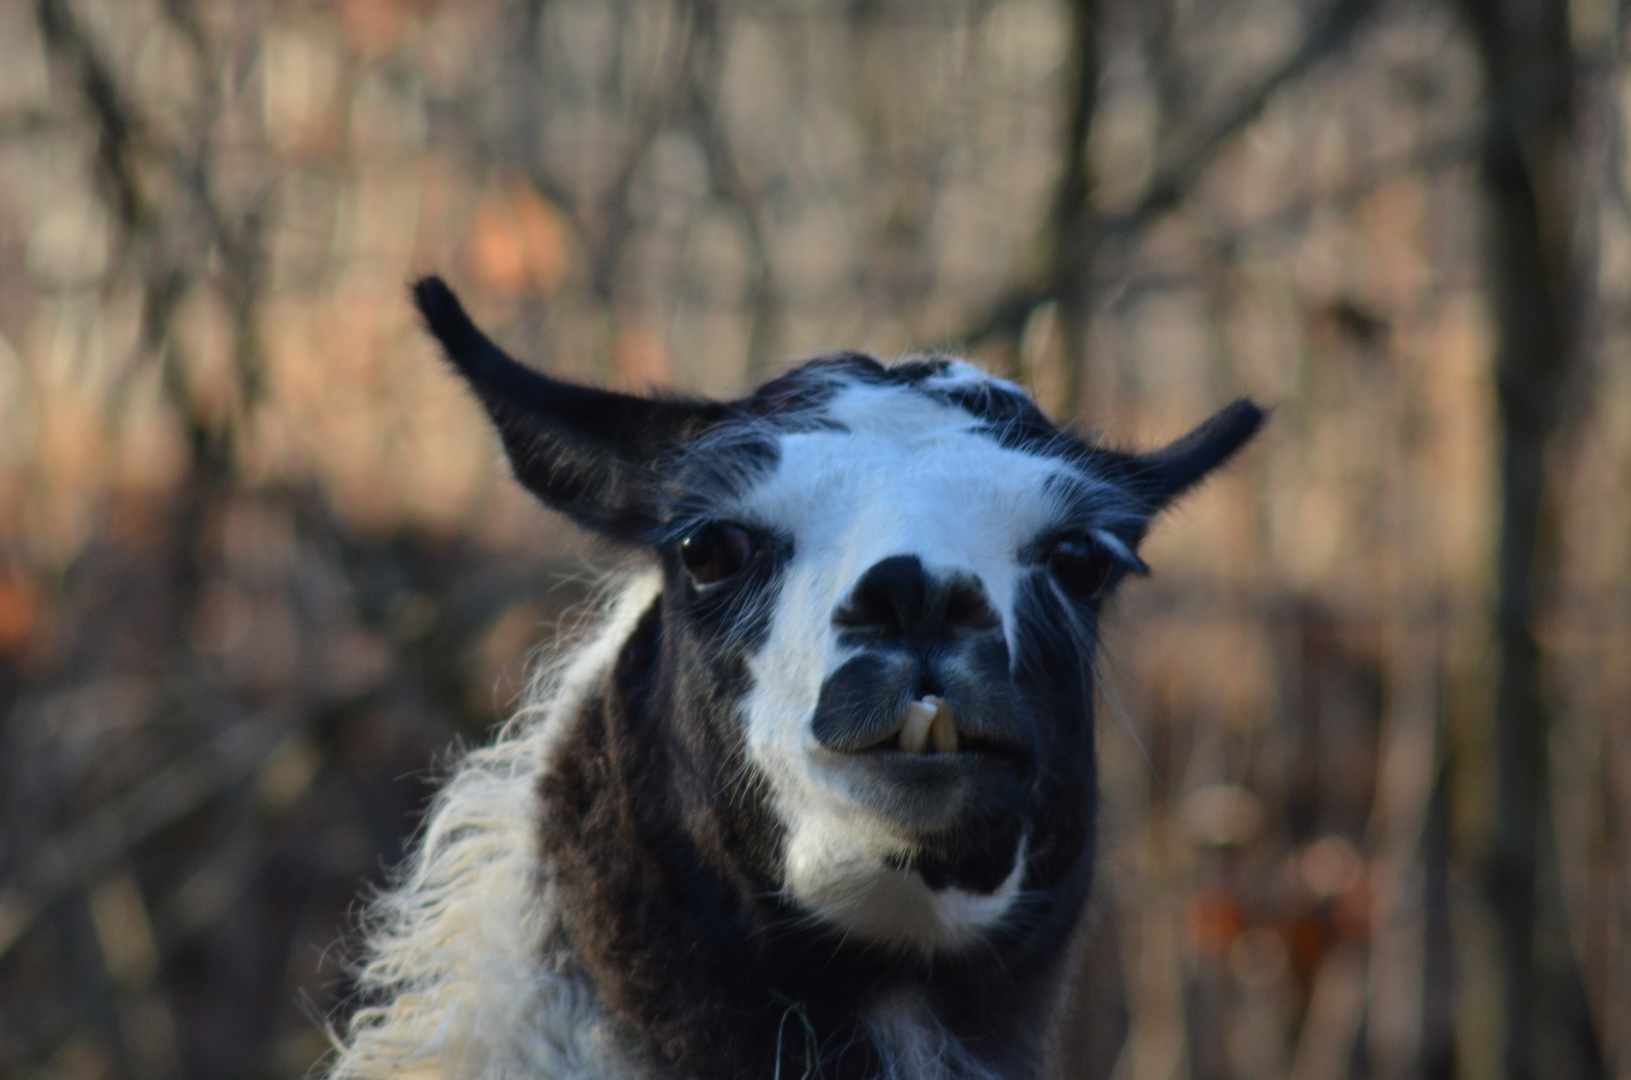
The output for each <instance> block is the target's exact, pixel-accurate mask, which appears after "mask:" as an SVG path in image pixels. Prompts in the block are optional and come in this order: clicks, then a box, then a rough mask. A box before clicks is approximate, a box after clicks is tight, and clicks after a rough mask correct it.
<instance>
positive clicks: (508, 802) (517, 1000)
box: [328, 572, 661, 1080]
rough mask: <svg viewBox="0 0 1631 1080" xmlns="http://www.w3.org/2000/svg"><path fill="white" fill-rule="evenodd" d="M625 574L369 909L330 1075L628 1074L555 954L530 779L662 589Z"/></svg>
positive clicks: (587, 1079) (581, 1077)
mask: <svg viewBox="0 0 1631 1080" xmlns="http://www.w3.org/2000/svg"><path fill="white" fill-rule="evenodd" d="M660 584H661V583H660V581H659V579H658V576H657V574H656V573H655V572H651V573H645V574H642V575H639V576H637V577H635V578H633V579H632V580H630V581H629V582H627V583H626V584H625V585H624V586H623V587H622V589H621V590H620V591H619V592H618V594H617V596H616V599H615V600H614V601H613V602H612V603H611V604H610V605H609V607H608V611H607V614H606V616H605V618H604V621H603V623H602V625H601V626H600V628H599V630H598V631H597V632H596V633H595V634H594V636H593V637H592V638H591V639H590V640H589V641H588V642H587V643H586V644H585V645H583V646H582V647H581V648H579V649H577V650H576V651H575V652H571V653H568V654H567V655H566V656H565V657H564V660H563V661H558V662H557V663H555V664H553V665H547V666H546V667H545V668H544V669H542V670H541V672H540V674H539V675H538V677H537V678H536V679H535V680H534V683H533V687H532V689H531V690H530V691H529V693H528V695H527V704H526V705H525V706H523V708H522V709H521V710H520V711H519V712H518V713H517V714H516V716H515V717H514V718H512V719H511V720H510V721H509V723H507V724H506V725H505V727H504V729H503V730H502V731H501V732H500V734H499V737H498V739H497V740H496V741H495V742H494V743H493V744H492V745H490V746H486V747H483V748H481V749H478V750H474V751H472V752H471V753H470V754H468V755H467V756H466V757H465V758H464V759H463V761H461V762H460V763H459V765H458V767H457V769H456V770H455V772H454V773H453V775H452V777H451V778H450V779H449V780H448V782H447V784H446V786H445V787H444V788H443V789H442V791H441V793H440V794H439V795H437V797H436V800H435V802H434V803H433V804H432V806H431V810H430V814H429V816H428V818H427V820H426V822H425V826H424V831H423V835H422V836H421V837H420V838H419V842H418V844H417V846H416V848H415V850H414V853H413V855H412V856H411V857H410V859H409V860H408V862H407V864H406V866H405V867H404V868H403V872H402V874H401V877H400V878H399V880H398V882H397V884H396V885H395V887H394V888H391V889H389V890H388V891H386V892H384V893H383V894H382V895H380V896H379V897H378V898H377V899H376V900H375V901H374V903H373V904H372V905H371V908H370V912H369V919H368V932H367V936H366V948H367V952H366V955H365V963H364V965H363V967H362V970H361V971H360V973H359V976H358V984H359V992H360V996H361V997H362V999H363V1000H364V1001H366V1002H370V1004H368V1005H366V1006H365V1007H364V1008H362V1009H361V1010H359V1011H358V1012H357V1013H356V1015H355V1016H354V1017H353V1018H352V1020H351V1023H350V1027H349V1030H348V1032H347V1033H346V1035H345V1037H344V1039H343V1040H342V1041H341V1042H340V1044H339V1046H338V1056H337V1058H336V1059H335V1061H334V1063H333V1064H332V1066H331V1067H330V1069H329V1073H328V1075H329V1077H330V1078H331V1080H363V1078H370V1080H374V1078H383V1077H391V1078H393V1080H406V1078H418V1077H424V1078H427V1080H428V1078H431V1077H446V1078H452V1077H481V1078H490V1080H499V1078H504V1080H511V1078H513V1080H519V1078H521V1077H537V1078H549V1080H613V1078H627V1077H629V1076H631V1075H635V1074H637V1073H638V1071H639V1070H638V1069H636V1068H635V1067H634V1066H633V1065H632V1064H631V1062H630V1061H629V1060H628V1059H627V1057H626V1056H625V1055H623V1054H622V1053H621V1052H620V1049H619V1047H618V1046H617V1045H616V1043H615V1040H614V1039H613V1038H612V1036H611V1034H610V1032H609V1031H608V1025H607V1023H606V1022H605V1019H604V1017H603V1016H602V1015H601V1014H600V1012H599V1010H598V1009H597V1007H596V1006H595V1003H594V1001H593V998H592V995H591V994H590V992H589V990H588V988H587V987H586V986H585V985H584V984H583V982H582V981H581V979H580V978H579V977H578V976H577V975H576V974H575V973H574V972H573V971H572V970H570V964H569V961H568V960H567V959H566V958H565V957H564V954H563V952H562V950H560V949H555V948H552V945H554V944H555V942H556V937H557V935H558V934H559V923H558V920H557V918H556V915H555V911H554V905H553V904H552V903H551V899H550V890H549V889H548V887H547V884H546V883H544V882H541V881H540V880H539V873H538V870H539V868H538V855H537V852H538V827H539V825H538V797H537V790H538V779H539V775H540V773H541V771H542V770H543V768H544V767H545V764H546V762H547V760H548V757H549V752H550V749H551V747H552V745H553V744H554V742H555V741H556V739H557V738H558V736H559V733H560V732H561V730H562V729H563V728H564V727H565V725H566V723H567V721H568V720H569V718H570V717H571V716H572V714H573V712H574V711H575V709H576V707H577V706H578V705H579V704H580V703H581V702H582V700H583V697H584V694H585V692H586V691H587V690H588V688H589V687H590V686H592V685H593V683H594V682H595V681H596V680H597V679H598V677H599V676H600V675H601V674H602V673H603V672H604V671H605V670H606V668H607V667H608V666H609V665H610V664H611V662H612V661H613V659H614V658H615V657H616V654H617V650H618V647H619V646H620V645H621V644H622V643H623V642H624V641H625V640H627V638H628V636H629V634H630V633H631V632H632V631H633V629H634V625H635V622H636V621H637V620H638V619H639V617H640V615H641V614H642V613H643V612H644V611H645V610H646V609H647V608H648V607H649V606H650V604H651V602H652V600H653V599H654V598H655V597H656V595H657V592H658V589H659V587H660Z"/></svg>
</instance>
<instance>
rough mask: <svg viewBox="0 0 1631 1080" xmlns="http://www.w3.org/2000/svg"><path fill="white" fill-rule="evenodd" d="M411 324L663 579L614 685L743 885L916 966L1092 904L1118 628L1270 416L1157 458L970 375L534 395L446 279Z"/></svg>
mask: <svg viewBox="0 0 1631 1080" xmlns="http://www.w3.org/2000/svg"><path fill="white" fill-rule="evenodd" d="M415 298H416V301H417V303H418V305H419V308H420V310H421V312H422V313H423V314H424V316H425V318H426V320H427V322H428V324H429V326H430V329H431V331H432V332H433V333H434V334H435V335H436V336H437V337H438V338H439V339H440V340H441V342H442V344H443V346H444V347H445V349H446V351H447V353H448V356H449V358H450V359H451V360H452V362H453V364H454V365H455V367H456V368H457V369H458V370H459V372H460V374H462V375H463V376H464V377H465V379H466V380H467V381H468V382H469V384H470V385H471V387H472V388H473V389H474V391H475V392H476V394H477V396H478V397H479V398H480V399H481V401H482V403H483V405H484V406H485V407H486V408H487V410H488V412H489V414H490V415H491V416H492V419H493V421H494V423H495V424H496V426H497V428H498V432H499V435H500V437H501V439H502V441H503V444H504V447H505V450H506V452H507V454H508V457H509V460H510V462H511V465H512V466H513V468H514V471H515V474H516V476H517V478H518V479H519V480H520V481H521V483H522V484H524V485H525V486H526V487H527V488H528V489H530V490H531V491H532V492H534V493H535V494H536V495H537V496H538V497H539V498H540V499H542V500H543V502H544V503H546V504H547V505H549V506H551V507H553V508H554V509H556V510H559V511H561V512H562V513H565V514H566V515H568V516H569V517H571V518H573V519H574V520H576V521H577V522H579V523H580V524H582V525H584V526H586V527H588V528H589V529H592V530H594V531H596V532H598V533H600V534H602V535H605V536H608V537H611V538H614V539H616V540H618V541H621V542H624V543H630V544H635V545H640V546H644V547H646V548H648V549H650V550H651V551H652V552H654V554H655V556H656V558H657V560H658V562H659V563H660V565H661V568H662V576H663V586H662V590H663V591H662V596H661V599H660V602H659V603H658V605H657V607H656V608H655V610H654V612H653V613H652V614H650V615H648V618H655V619H657V620H659V622H660V626H659V630H658V632H657V634H656V637H655V641H656V645H655V647H653V648H650V649H648V650H646V653H647V654H646V655H644V656H640V657H630V656H627V655H626V656H625V657H624V659H623V660H622V661H620V662H619V664H618V665H617V666H616V669H615V671H614V674H613V676H612V677H613V678H614V679H618V680H624V681H627V682H628V683H629V684H630V685H629V686H627V687H623V688H622V690H623V692H625V693H627V694H629V695H630V696H634V697H638V698H639V699H640V700H641V701H643V702H646V703H648V710H649V712H650V714H651V715H652V716H653V717H656V719H655V720H654V721H653V722H652V724H653V726H652V727H651V730H650V737H651V738H652V739H657V740H661V741H662V745H663V747H664V753H665V754H667V755H670V756H671V757H672V758H673V760H674V765H673V767H672V768H668V769H667V770H666V772H667V773H668V776H667V778H666V780H665V785H666V788H665V791H664V793H663V796H662V798H663V800H664V802H665V804H666V805H667V806H669V807H671V808H672V814H673V816H674V818H675V820H676V824H677V828H678V829H679V830H680V833H681V834H684V835H687V836H688V839H689V840H690V841H691V842H693V843H695V844H696V845H697V846H698V848H699V850H701V851H703V852H705V853H706V859H707V860H708V861H710V862H711V863H713V864H715V868H716V869H717V870H718V871H719V873H720V874H721V875H722V876H723V877H724V878H726V879H727V880H731V881H737V882H741V883H744V884H743V886H742V887H743V888H744V889H746V890H749V891H752V892H755V893H757V894H758V895H760V896H762V897H767V898H768V899H767V901H766V902H769V903H774V904H778V905H782V906H783V907H784V908H785V909H787V910H791V911H793V912H795V913H797V917H798V918H799V919H801V920H804V921H806V922H809V923H811V924H813V925H815V926H817V927H822V928H826V929H830V930H832V931H835V932H837V933H840V934H842V935H844V936H845V937H848V938H850V939H859V940H861V941H864V942H869V943H873V944H877V945H882V946H885V947H892V948H897V949H903V950H907V951H912V952H917V953H921V954H928V953H937V952H944V951H956V950H959V949H962V948H964V947H966V946H968V945H969V944H971V943H972V942H974V941H976V940H978V939H980V938H981V937H982V936H985V937H987V938H999V939H1000V938H1001V937H1003V936H1004V935H1009V936H1015V935H1018V936H1023V934H1024V932H1025V927H1026V925H1027V924H1028V922H1029V921H1032V920H1034V919H1036V918H1038V917H1039V915H1038V912H1039V911H1040V910H1042V909H1063V908H1067V907H1074V905H1076V904H1079V902H1080V899H1081V897H1082V894H1083V893H1084V892H1085V890H1086V887H1087V878H1088V873H1089V864H1090V862H1091V849H1092V833H1093V811H1094V805H1095V802H1096V789H1095V774H1094V770H1095V766H1094V760H1093V739H1092V694H1093V691H1092V687H1093V673H1092V663H1093V655H1094V648H1095V640H1096V634H1097V621H1098V612H1099V608H1100V605H1101V604H1102V603H1103V601H1104V599H1105V598H1106V596H1107V595H1108V594H1109V593H1110V591H1111V590H1112V589H1114V588H1115V586H1116V584H1117V582H1118V581H1119V580H1120V579H1121V578H1122V577H1123V576H1125V575H1126V574H1128V573H1143V572H1145V567H1144V564H1143V562H1142V561H1141V560H1140V559H1139V557H1138V555H1137V549H1138V546H1139V543H1140V541H1141V540H1142V539H1143V537H1144V534H1145V531H1146V529H1147V527H1148V525H1149V523H1150V520H1151V518H1152V516H1153V515H1155V514H1156V513H1157V512H1158V511H1160V510H1161V509H1162V508H1163V507H1165V506H1166V505H1168V504H1169V503H1170V502H1171V501H1172V500H1173V499H1174V498H1176V497H1177V496H1178V495H1179V494H1181V493H1182V492H1184V491H1185V490H1187V489H1188V488H1190V487H1191V486H1192V485H1194V484H1195V483H1196V482H1198V481H1199V480H1200V479H1201V478H1202V477H1204V476H1205V475H1206V474H1207V473H1208V472H1210V471H1211V470H1212V469H1214V468H1216V467H1217V466H1218V465H1220V464H1221V463H1222V462H1223V461H1224V460H1225V459H1227V458H1228V457H1229V456H1230V455H1231V454H1232V453H1234V452H1235V451H1236V450H1237V449H1239V448H1240V447H1241V446H1242V445H1243V444H1244V443H1245V442H1246V441H1247V440H1248V439H1249V438H1250V437H1251V436H1252V435H1253V434H1254V433H1255V432H1256V430H1257V428H1258V427H1259V425H1260V424H1261V422H1262V419H1263V414H1262V412H1261V411H1260V410H1259V409H1258V408H1257V407H1256V406H1255V405H1253V404H1251V403H1250V402H1247V401H1241V402H1237V403H1235V404H1234V405H1231V406H1229V407H1228V408H1226V409H1224V410H1223V411H1222V412H1220V413H1218V414H1217V415H1216V416H1214V417H1212V418H1211V419H1210V420H1208V421H1207V422H1206V423H1204V424H1202V425H1201V426H1200V427H1199V428H1197V429H1195V431H1193V432H1192V433H1190V434H1189V435H1187V436H1185V437H1184V438H1182V439H1180V440H1178V441H1177V442H1175V443H1173V444H1172V445H1170V446H1168V447H1166V448H1164V449H1161V450H1158V451H1155V452H1153V453H1148V454H1143V455H1135V454H1128V453H1122V452H1119V451H1114V450H1109V449H1105V448H1101V447H1096V446H1091V445H1088V444H1086V443H1084V442H1082V441H1081V440H1079V439H1078V438H1076V437H1075V436H1073V435H1071V434H1069V433H1068V432H1065V431H1063V430H1061V429H1060V428H1058V427H1056V426H1055V425H1053V424H1052V423H1050V422H1049V421H1048V420H1047V419H1046V418H1045V417H1044V416H1043V414H1042V413H1041V412H1040V411H1039V410H1038V409H1037V408H1036V406H1035V405H1034V404H1032V402H1031V401H1030V399H1029V398H1028V397H1027V396H1026V395H1025V394H1024V392H1023V391H1021V390H1020V389H1019V388H1018V387H1015V386H1013V385H1011V384H1009V383H1006V382H1003V381H1002V380H999V379H995V378H993V377H991V376H989V375H986V374H984V373H982V372H980V371H979V370H977V369H976V368H973V367H971V366H969V365H968V364H965V363H962V362H960V361H956V360H947V359H929V360H912V361H907V362H904V363H900V364H896V365H894V366H891V367H885V366H883V365H881V364H879V363H878V362H876V361H875V360H872V359H870V358H868V357H864V356H858V355H843V356H837V357H829V358H825V359H822V360H816V361H812V362H810V363H807V364H805V365H803V366H802V367H799V368H797V369H795V370H794V371H792V372H790V373H789V374H786V375H783V376H781V377H780V378H777V379H775V380H773V381H772V382H770V383H768V384H766V385H765V386H763V387H761V388H760V389H759V390H758V391H757V392H756V393H754V394H752V395H751V396H749V397H746V398H743V399H741V400H738V401H734V402H729V403H718V402H701V401H694V400H682V399H675V398H650V397H637V396H630V395H624V394H617V393H612V392H608V391H603V390H595V389H589V388H584V387H578V386H571V385H568V384H564V383H560V382H557V381H555V380H552V379H549V378H547V377H545V376H543V375H540V374H538V373H536V372H533V371H531V370H529V369H527V368H525V367H522V366H521V365H519V364H517V363H516V362H514V361H513V360H511V359H510V358H509V357H507V356H506V355H505V354H504V353H502V352H501V351H500V350H499V349H498V348H497V347H496V346H494V345H493V344H492V343H491V342H490V341H489V340H488V339H487V338H486V337H485V336H483V335H482V334H481V332H480V331H479V330H477V329H476V328H475V326H474V325H473V324H472V323H471V322H470V320H469V319H468V318H467V317H466V315H465V313H464V311H463V310H462V309H461V308H460V306H459V304H458V301H457V300H456V299H455V298H454V296H453V294H452V293H451V292H450V291H449V290H448V289H447V288H446V286H445V285H443V284H442V283H441V282H440V281H438V280H435V279H427V280H426V281H423V282H421V283H420V284H419V285H418V286H417V287H416V289H415Z"/></svg>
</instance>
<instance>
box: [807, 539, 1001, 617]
mask: <svg viewBox="0 0 1631 1080" xmlns="http://www.w3.org/2000/svg"><path fill="white" fill-rule="evenodd" d="M833 622H834V623H835V624H837V625H838V626H841V627H843V628H845V629H849V630H857V631H863V632H867V633H872V634H880V635H884V636H888V637H900V638H923V637H942V636H949V635H954V634H957V633H960V632H964V631H969V630H989V629H993V628H995V627H998V626H1000V625H1001V619H1000V618H998V616H997V613H996V612H995V611H994V610H992V607H991V604H990V602H989V601H988V600H987V599H986V594H985V588H984V587H983V586H982V585H981V584H980V582H979V579H977V578H974V577H970V576H967V575H961V574H956V575H942V576H939V577H933V576H931V575H930V574H929V573H928V571H927V570H925V569H924V566H923V562H922V560H921V559H919V558H918V557H917V556H916V555H892V556H890V557H889V558H887V559H883V560H881V561H879V562H878V563H876V564H875V565H874V566H872V567H871V568H870V569H869V570H867V572H866V573H864V574H862V575H861V578H860V580H859V581H857V582H856V583H855V588H854V589H853V590H851V592H850V595H849V597H848V598H847V599H846V600H845V601H844V602H843V603H842V604H840V605H839V607H838V610H836V611H835V612H834V613H833Z"/></svg>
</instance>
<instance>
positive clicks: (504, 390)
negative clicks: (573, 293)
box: [413, 277, 726, 541]
mask: <svg viewBox="0 0 1631 1080" xmlns="http://www.w3.org/2000/svg"><path fill="white" fill-rule="evenodd" d="M413 299H414V304H415V305H416V306H417V307H418V308H419V312H420V314H422V315H423V316H424V317H425V323H426V325H427V326H428V327H429V328H430V332H431V333H432V334H434V335H436V339H437V340H438V341H440V342H441V343H442V348H443V349H444V350H445V351H446V353H447V358H448V360H449V361H451V362H452V364H453V366H454V367H455V368H456V369H458V372H459V374H460V375H462V376H464V378H465V381H467V382H468V383H469V384H470V388H471V389H472V390H474V391H475V392H476V396H477V397H478V398H480V399H481V403H482V404H483V405H484V406H486V408H487V413H488V415H490V416H491V417H492V418H493V423H494V424H495V425H496V426H497V427H498V433H499V437H500V438H501V439H502V440H503V443H504V451H505V454H506V455H507V456H508V457H509V459H510V467H511V468H512V469H514V470H515V476H516V479H517V480H520V481H521V483H522V485H523V486H525V487H526V488H527V490H529V491H531V492H532V493H533V494H534V495H537V496H538V497H539V498H540V499H542V500H543V501H544V502H545V503H546V504H547V505H548V506H550V507H552V508H554V509H556V510H559V511H561V512H562V513H564V514H566V515H568V516H569V517H571V518H572V519H574V520H575V521H577V522H578V523H579V524H581V525H584V526H586V527H587V528H590V529H594V530H595V531H597V532H600V533H604V534H606V535H608V536H612V537H614V538H616V539H620V540H630V541H641V540H646V539H648V538H649V537H650V536H651V534H652V533H653V532H654V531H655V529H656V528H657V524H658V522H657V518H656V503H657V481H656V473H655V468H654V467H655V466H656V465H657V463H658V462H659V461H660V460H661V459H662V458H663V457H665V456H666V455H668V454H669V453H671V452H672V451H674V450H676V449H677V448H679V447H681V446H683V445H684V444H686V443H688V442H690V441H691V440H692V439H694V438H696V436H697V435H698V434H700V433H701V432H702V431H703V430H704V429H705V428H706V427H708V426H709V425H710V424H711V423H713V422H714V421H716V420H719V419H722V418H723V417H724V415H725V411H726V408H725V406H723V405H719V404H715V403H712V402H692V401H679V400H674V401H668V400H658V399H652V398H645V397H636V396H633V395H630V394H618V393H613V392H612V391H609V390H596V389H593V388H591V387H586V386H574V385H573V384H571V383H564V382H560V381H558V380H556V379H551V378H549V377H548V376H545V375H541V374H539V373H538V372H536V371H533V370H532V369H531V368H528V367H524V366H522V365H521V364H519V363H517V362H516V361H515V360H513V359H511V358H510V357H509V356H508V355H507V354H506V353H505V352H504V351H503V350H502V349H500V348H499V347H498V346H497V345H495V344H493V343H492V341H490V340H489V339H488V337H487V335H485V334H483V333H482V332H481V331H480V330H479V329H477V328H476V325H475V323H473V322H471V321H470V316H468V315H467V314H465V311H464V307H463V306H462V305H461V304H460V303H459V299H458V297H456V296H454V295H453V290H452V289H449V288H448V287H447V285H446V283H444V282H443V281H442V280H441V279H440V278H435V277H428V278H425V279H423V280H421V281H419V282H418V283H417V284H415V285H414V287H413Z"/></svg>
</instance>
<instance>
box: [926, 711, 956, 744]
mask: <svg viewBox="0 0 1631 1080" xmlns="http://www.w3.org/2000/svg"><path fill="white" fill-rule="evenodd" d="M923 700H924V701H925V702H927V703H928V704H929V705H932V706H934V719H933V720H931V721H930V723H929V742H931V743H932V744H934V749H935V752H936V753H940V754H955V753H956V752H957V718H956V717H954V716H952V714H951V706H950V705H947V704H946V699H945V698H937V697H930V698H924V699H923Z"/></svg>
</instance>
